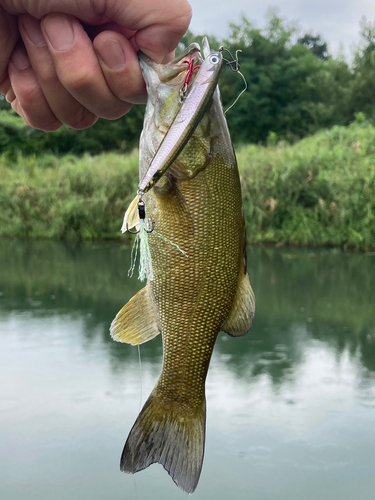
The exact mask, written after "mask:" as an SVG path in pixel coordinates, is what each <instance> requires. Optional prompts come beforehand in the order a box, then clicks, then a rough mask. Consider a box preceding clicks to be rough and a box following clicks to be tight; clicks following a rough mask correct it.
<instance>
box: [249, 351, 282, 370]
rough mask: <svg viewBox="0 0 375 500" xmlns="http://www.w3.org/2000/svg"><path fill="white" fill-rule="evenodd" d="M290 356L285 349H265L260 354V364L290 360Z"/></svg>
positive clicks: (258, 361)
mask: <svg viewBox="0 0 375 500" xmlns="http://www.w3.org/2000/svg"><path fill="white" fill-rule="evenodd" d="M288 359H289V358H288V356H287V354H286V353H285V352H284V351H280V350H278V351H264V352H261V353H260V354H258V360H257V362H256V364H258V365H267V366H268V365H273V364H281V363H287V362H288Z"/></svg>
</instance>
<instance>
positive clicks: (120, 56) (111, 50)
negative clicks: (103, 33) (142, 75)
mask: <svg viewBox="0 0 375 500" xmlns="http://www.w3.org/2000/svg"><path fill="white" fill-rule="evenodd" d="M97 50H98V53H99V57H100V58H101V59H102V61H103V62H104V64H105V65H106V66H108V68H110V69H112V70H114V71H119V70H121V69H123V68H124V67H125V53H124V50H123V48H122V46H121V45H120V44H119V43H118V42H117V40H112V39H107V40H102V42H101V44H100V45H99V47H98V48H97Z"/></svg>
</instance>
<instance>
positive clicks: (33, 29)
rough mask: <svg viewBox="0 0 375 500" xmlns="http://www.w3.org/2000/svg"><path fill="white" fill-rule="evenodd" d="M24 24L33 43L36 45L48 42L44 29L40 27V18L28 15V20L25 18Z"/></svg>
mask: <svg viewBox="0 0 375 500" xmlns="http://www.w3.org/2000/svg"><path fill="white" fill-rule="evenodd" d="M22 24H23V28H24V30H25V31H26V35H27V36H28V37H29V39H30V42H31V43H33V44H34V45H45V44H46V41H45V40H44V36H43V33H42V30H41V29H40V21H38V19H35V18H34V17H31V16H28V17H27V20H25V21H24V22H23V23H22Z"/></svg>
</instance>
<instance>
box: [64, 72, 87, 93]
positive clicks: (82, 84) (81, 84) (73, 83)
mask: <svg viewBox="0 0 375 500" xmlns="http://www.w3.org/2000/svg"><path fill="white" fill-rule="evenodd" d="M61 83H62V84H63V85H64V87H65V88H66V89H67V90H69V91H71V92H86V91H88V90H90V88H91V87H92V86H93V85H94V83H95V82H94V81H93V72H90V71H79V72H78V71H77V72H74V71H71V72H68V73H67V74H66V75H64V77H63V78H61Z"/></svg>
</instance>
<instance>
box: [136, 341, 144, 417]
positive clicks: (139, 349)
mask: <svg viewBox="0 0 375 500" xmlns="http://www.w3.org/2000/svg"><path fill="white" fill-rule="evenodd" d="M137 347H138V362H139V379H140V383H141V390H140V396H139V411H141V409H142V399H143V395H142V386H143V384H142V360H141V346H140V345H139V344H138V346H137Z"/></svg>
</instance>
